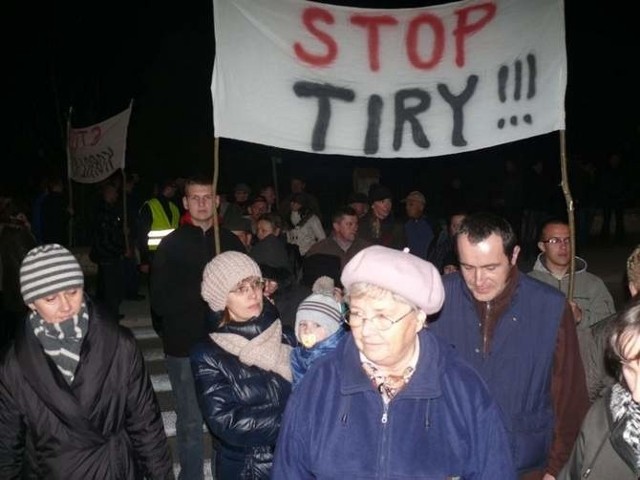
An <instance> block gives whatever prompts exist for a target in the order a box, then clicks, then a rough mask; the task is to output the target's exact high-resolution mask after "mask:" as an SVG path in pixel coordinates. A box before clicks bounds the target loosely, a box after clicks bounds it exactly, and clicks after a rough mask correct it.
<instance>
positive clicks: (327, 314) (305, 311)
mask: <svg viewBox="0 0 640 480" xmlns="http://www.w3.org/2000/svg"><path fill="white" fill-rule="evenodd" d="M333 286H334V283H333V280H332V279H331V278H329V277H326V276H325V277H320V278H318V280H316V281H315V283H314V285H313V292H314V293H312V294H311V295H309V296H308V297H307V298H305V299H304V300H303V301H302V302H300V305H298V310H297V312H296V324H295V333H296V338H297V339H298V341H302V340H301V338H300V322H301V321H303V320H309V321H311V322H315V323H317V324H318V325H320V326H321V327H323V328H324V329H325V331H326V332H327V336H331V335H333V334H334V333H335V332H336V330H338V328H340V325H341V324H342V305H341V304H340V302H338V301H337V300H336V299H335V297H334V296H333Z"/></svg>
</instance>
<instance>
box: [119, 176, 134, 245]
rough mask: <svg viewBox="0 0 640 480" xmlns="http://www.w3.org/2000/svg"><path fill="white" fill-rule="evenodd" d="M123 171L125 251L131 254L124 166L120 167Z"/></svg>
mask: <svg viewBox="0 0 640 480" xmlns="http://www.w3.org/2000/svg"><path fill="white" fill-rule="evenodd" d="M120 172H122V218H123V219H124V220H123V222H122V229H123V231H124V249H125V250H124V251H125V252H127V255H128V254H129V235H130V234H131V232H130V231H129V219H128V215H127V174H126V173H125V171H124V168H121V169H120Z"/></svg>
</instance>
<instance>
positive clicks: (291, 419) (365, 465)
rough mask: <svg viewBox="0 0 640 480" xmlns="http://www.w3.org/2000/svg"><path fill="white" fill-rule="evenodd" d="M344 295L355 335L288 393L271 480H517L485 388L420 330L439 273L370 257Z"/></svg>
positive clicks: (435, 306) (362, 257)
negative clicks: (362, 479)
mask: <svg viewBox="0 0 640 480" xmlns="http://www.w3.org/2000/svg"><path fill="white" fill-rule="evenodd" d="M342 283H343V285H344V286H345V289H346V297H345V298H346V301H347V303H348V304H349V313H348V316H347V322H348V324H349V327H350V332H351V333H350V334H349V335H347V336H346V337H345V338H344V339H343V340H342V341H340V342H339V343H338V345H337V346H336V348H335V349H334V350H333V351H331V352H329V353H327V354H326V355H325V356H324V357H322V358H321V359H320V360H318V361H316V362H315V363H314V364H313V365H312V366H311V368H310V369H309V370H308V371H307V372H306V374H305V375H304V377H303V378H302V380H301V381H300V383H299V384H298V385H297V386H296V388H295V389H294V391H293V394H292V396H291V398H290V399H289V403H288V404H287V408H286V411H285V415H284V420H283V422H282V428H281V430H280V434H279V437H278V442H277V447H276V455H275V460H274V466H273V472H272V477H271V478H272V479H273V480H280V479H293V478H295V479H296V480H306V479H336V478H407V479H408V478H423V479H426V478H460V479H462V478H465V479H470V478H474V479H477V480H480V479H484V480H497V479H500V480H515V478H516V475H515V470H514V466H513V462H512V460H511V449H510V448H509V442H508V438H507V434H506V431H505V428H504V424H503V421H502V415H501V412H500V409H499V407H498V405H497V404H496V402H495V401H494V400H493V399H492V397H491V395H490V393H489V391H488V389H487V386H486V384H485V383H484V382H483V380H482V379H481V378H480V376H479V375H478V373H477V372H476V371H475V370H474V369H473V368H472V367H471V366H470V365H469V364H467V363H466V362H465V361H464V360H462V359H461V358H460V356H459V355H458V354H457V353H456V351H455V350H454V349H452V348H450V347H449V346H447V345H446V344H445V343H444V342H442V340H440V339H439V338H438V337H437V336H436V335H433V334H432V333H431V332H430V331H429V330H428V329H426V328H424V327H425V324H426V320H427V316H428V315H432V314H434V313H435V312H437V311H438V310H439V309H440V307H441V306H442V303H443V301H444V289H443V287H442V280H441V279H440V274H439V273H438V271H437V270H436V269H435V267H434V266H433V265H431V264H430V263H428V262H426V261H424V260H422V259H420V258H418V257H416V256H414V255H411V254H409V253H406V252H403V251H399V250H395V249H391V248H388V247H383V246H379V245H374V246H371V247H368V248H365V249H364V250H362V251H361V252H360V253H358V254H357V255H356V256H355V257H353V259H351V261H349V263H348V264H347V265H346V266H345V268H344V270H343V272H342ZM382 452H383V453H382Z"/></svg>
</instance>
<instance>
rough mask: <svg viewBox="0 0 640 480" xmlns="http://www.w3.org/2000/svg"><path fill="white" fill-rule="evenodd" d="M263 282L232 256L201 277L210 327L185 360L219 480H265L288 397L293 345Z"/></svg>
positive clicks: (240, 256)
mask: <svg viewBox="0 0 640 480" xmlns="http://www.w3.org/2000/svg"><path fill="white" fill-rule="evenodd" d="M264 283H265V282H264V280H263V278H262V276H261V272H260V268H259V267H258V264H257V263H256V262H255V261H253V260H252V259H251V258H250V257H249V256H247V255H245V254H244V253H239V252H233V251H228V252H224V253H221V254H219V255H217V256H216V257H214V258H213V260H211V261H210V262H209V263H208V264H207V266H206V267H205V270H204V272H203V276H202V287H201V291H202V297H203V298H204V300H206V302H207V303H208V304H209V307H210V308H211V310H212V311H213V312H215V315H216V316H217V321H218V326H217V327H216V329H215V331H214V332H213V333H211V334H210V338H209V339H208V340H207V341H206V342H203V343H202V344H199V345H197V346H196V347H195V348H194V350H193V351H192V352H191V356H190V358H191V367H192V370H193V374H194V377H195V384H196V393H197V396H198V402H199V404H200V410H201V411H202V415H203V417H204V419H205V421H206V424H207V426H208V427H209V429H210V431H211V432H212V433H213V435H214V436H215V439H216V440H217V441H216V442H214V443H215V445H214V449H215V460H214V461H215V465H212V470H215V472H216V478H220V479H251V480H261V479H265V480H266V479H268V478H269V473H270V471H271V465H272V462H273V452H274V450H275V443H276V439H277V437H278V431H279V429H280V421H281V419H282V414H283V411H284V407H285V404H286V402H287V399H288V398H289V394H290V392H291V380H292V375H291V366H290V363H289V357H290V355H291V349H292V346H291V344H292V343H293V342H295V338H294V337H293V332H292V331H290V330H289V331H288V332H283V327H282V324H281V322H280V320H279V318H278V314H277V311H276V309H275V307H274V306H273V305H272V304H271V302H269V301H265V300H264V296H263V290H264Z"/></svg>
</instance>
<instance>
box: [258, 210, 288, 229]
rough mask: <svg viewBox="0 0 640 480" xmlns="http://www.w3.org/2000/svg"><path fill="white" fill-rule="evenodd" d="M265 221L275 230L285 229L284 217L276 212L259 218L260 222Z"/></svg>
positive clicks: (264, 214)
mask: <svg viewBox="0 0 640 480" xmlns="http://www.w3.org/2000/svg"><path fill="white" fill-rule="evenodd" d="M260 220H264V221H265V222H269V223H270V224H271V225H273V228H279V229H281V230H282V228H284V222H283V221H282V216H281V215H280V214H279V213H276V212H269V213H263V214H262V215H260V216H259V217H258V221H260Z"/></svg>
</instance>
